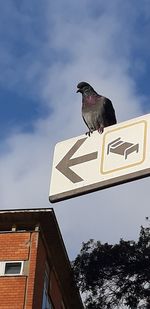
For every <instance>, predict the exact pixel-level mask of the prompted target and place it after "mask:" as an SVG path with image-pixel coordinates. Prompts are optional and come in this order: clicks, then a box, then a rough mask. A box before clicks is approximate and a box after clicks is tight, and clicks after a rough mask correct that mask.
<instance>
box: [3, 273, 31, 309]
mask: <svg viewBox="0 0 150 309" xmlns="http://www.w3.org/2000/svg"><path fill="white" fill-rule="evenodd" d="M25 284H26V278H25V277H1V278H0V309H24V291H25Z"/></svg>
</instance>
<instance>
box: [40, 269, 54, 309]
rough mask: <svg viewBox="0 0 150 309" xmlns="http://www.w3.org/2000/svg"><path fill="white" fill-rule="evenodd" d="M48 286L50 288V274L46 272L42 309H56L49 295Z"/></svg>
mask: <svg viewBox="0 0 150 309" xmlns="http://www.w3.org/2000/svg"><path fill="white" fill-rule="evenodd" d="M48 286H49V272H48V271H45V278H44V290H43V303H42V309H54V307H53V305H52V302H51V300H50V297H49V295H48Z"/></svg>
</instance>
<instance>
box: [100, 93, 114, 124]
mask: <svg viewBox="0 0 150 309" xmlns="http://www.w3.org/2000/svg"><path fill="white" fill-rule="evenodd" d="M103 105H104V114H105V121H106V124H107V125H113V124H116V123H117V120H116V115H115V110H114V108H113V105H112V102H111V101H110V100H109V99H108V98H104V102H103Z"/></svg>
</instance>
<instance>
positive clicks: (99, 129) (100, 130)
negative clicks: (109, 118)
mask: <svg viewBox="0 0 150 309" xmlns="http://www.w3.org/2000/svg"><path fill="white" fill-rule="evenodd" d="M98 132H99V133H100V134H102V133H103V132H104V127H103V126H100V127H99V128H98Z"/></svg>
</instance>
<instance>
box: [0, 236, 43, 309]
mask: <svg viewBox="0 0 150 309" xmlns="http://www.w3.org/2000/svg"><path fill="white" fill-rule="evenodd" d="M37 247H38V233H37V232H32V233H29V232H23V233H21V232H20V233H19V232H13V233H4V234H0V261H6V260H12V261H13V260H29V273H28V276H27V277H26V276H20V277H19V276H15V277H13V276H12V277H0V309H33V306H32V305H33V304H32V303H33V292H34V279H35V268H36V255H37ZM36 309H37V308H36Z"/></svg>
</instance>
